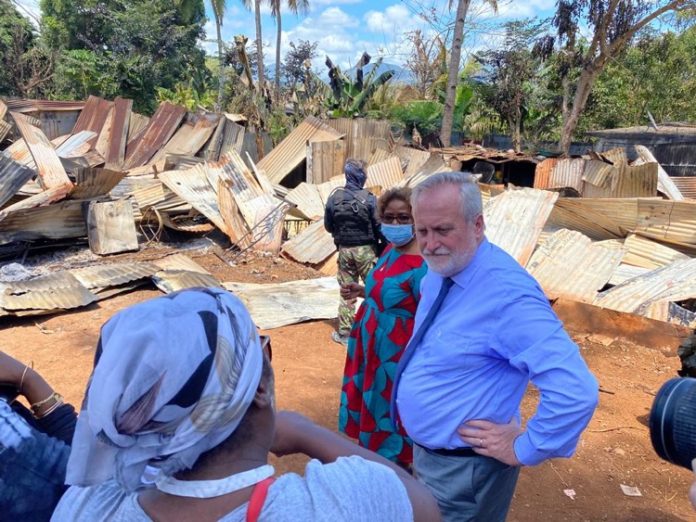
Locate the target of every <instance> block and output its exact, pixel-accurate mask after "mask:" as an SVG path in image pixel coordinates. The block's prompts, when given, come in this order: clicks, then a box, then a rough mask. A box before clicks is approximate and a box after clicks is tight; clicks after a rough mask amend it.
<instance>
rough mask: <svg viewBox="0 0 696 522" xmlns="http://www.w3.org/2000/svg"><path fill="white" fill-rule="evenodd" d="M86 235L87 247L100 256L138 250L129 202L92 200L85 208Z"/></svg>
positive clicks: (125, 200)
mask: <svg viewBox="0 0 696 522" xmlns="http://www.w3.org/2000/svg"><path fill="white" fill-rule="evenodd" d="M87 237H88V238H89V248H90V249H91V250H92V252H94V253H95V254H98V255H100V256H104V255H109V254H120V253H121V252H132V251H134V250H138V235H137V232H136V230H135V219H134V217H133V206H132V204H131V202H130V201H128V200H127V199H121V200H118V201H103V202H99V201H92V202H91V203H90V204H89V208H88V210H87Z"/></svg>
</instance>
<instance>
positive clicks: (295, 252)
mask: <svg viewBox="0 0 696 522" xmlns="http://www.w3.org/2000/svg"><path fill="white" fill-rule="evenodd" d="M282 250H283V253H285V254H286V255H288V256H290V257H291V258H293V259H294V260H295V261H299V262H300V263H310V264H313V265H316V264H319V263H321V262H322V261H324V260H325V259H326V258H327V257H329V256H330V255H331V254H333V253H334V252H335V251H336V245H334V242H333V238H332V237H331V234H329V233H328V232H327V231H326V229H324V222H323V221H317V222H316V223H312V224H311V225H309V226H308V227H307V228H306V229H305V230H303V231H302V232H300V233H299V234H297V236H295V237H294V238H292V239H291V240H290V241H288V242H286V243H285V244H284V245H283V249H282Z"/></svg>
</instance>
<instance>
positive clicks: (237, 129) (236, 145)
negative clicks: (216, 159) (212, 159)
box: [220, 118, 246, 156]
mask: <svg viewBox="0 0 696 522" xmlns="http://www.w3.org/2000/svg"><path fill="white" fill-rule="evenodd" d="M225 120H226V123H225V130H224V132H223V134H222V144H221V145H220V156H223V155H224V154H226V153H227V152H229V151H231V150H234V151H236V152H237V153H238V154H242V150H243V149H244V134H245V133H246V128H245V127H244V126H242V125H239V124H237V123H235V122H233V121H232V120H229V119H227V118H225Z"/></svg>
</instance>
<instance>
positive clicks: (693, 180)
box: [670, 176, 696, 199]
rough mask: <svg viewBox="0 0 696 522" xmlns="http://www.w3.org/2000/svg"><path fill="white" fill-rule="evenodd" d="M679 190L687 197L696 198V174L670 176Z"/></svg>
mask: <svg viewBox="0 0 696 522" xmlns="http://www.w3.org/2000/svg"><path fill="white" fill-rule="evenodd" d="M670 179H671V180H672V183H673V184H674V185H675V186H676V187H677V189H678V190H679V192H680V193H681V194H682V195H683V196H684V197H685V198H689V199H696V176H679V177H670Z"/></svg>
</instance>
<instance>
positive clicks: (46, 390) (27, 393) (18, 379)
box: [0, 352, 54, 417]
mask: <svg viewBox="0 0 696 522" xmlns="http://www.w3.org/2000/svg"><path fill="white" fill-rule="evenodd" d="M0 383H7V384H11V385H13V386H14V387H15V388H17V390H19V393H20V394H21V395H23V396H24V397H25V398H26V399H27V402H28V403H29V404H30V405H31V404H36V403H38V402H40V401H43V400H45V399H47V398H48V397H50V396H51V395H52V394H53V388H51V386H50V385H49V384H48V383H47V382H46V381H45V380H44V378H43V377H41V375H39V374H38V373H37V372H35V371H34V370H32V369H31V368H29V367H28V366H27V365H26V364H24V363H22V362H19V361H18V360H17V359H15V358H14V357H10V356H9V355H7V354H6V353H4V352H0ZM53 402H54V401H49V402H47V403H46V404H43V405H41V406H40V407H38V408H37V409H35V410H34V415H36V416H37V417H41V416H42V414H43V413H44V412H45V411H47V410H48V409H49V408H50V407H51V406H53Z"/></svg>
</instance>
